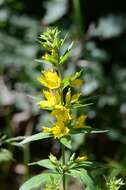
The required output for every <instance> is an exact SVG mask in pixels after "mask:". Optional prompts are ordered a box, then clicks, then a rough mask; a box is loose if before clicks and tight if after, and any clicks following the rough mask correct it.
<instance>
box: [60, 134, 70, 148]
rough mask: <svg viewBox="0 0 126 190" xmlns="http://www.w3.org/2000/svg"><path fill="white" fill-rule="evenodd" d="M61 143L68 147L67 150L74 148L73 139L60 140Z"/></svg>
mask: <svg viewBox="0 0 126 190" xmlns="http://www.w3.org/2000/svg"><path fill="white" fill-rule="evenodd" d="M60 142H61V143H62V144H63V145H64V146H66V147H67V148H69V149H71V148H72V145H71V137H70V136H67V137H62V138H61V139H60Z"/></svg>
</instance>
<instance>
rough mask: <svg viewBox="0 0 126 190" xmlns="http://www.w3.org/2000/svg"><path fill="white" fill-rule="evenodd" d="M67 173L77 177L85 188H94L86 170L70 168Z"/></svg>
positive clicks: (93, 189) (89, 189)
mask: <svg viewBox="0 0 126 190" xmlns="http://www.w3.org/2000/svg"><path fill="white" fill-rule="evenodd" d="M69 175H71V176H72V177H75V178H78V179H79V180H80V181H81V183H82V184H83V185H84V186H85V185H86V189H87V190H95V186H94V182H93V180H92V179H91V177H90V176H89V175H88V173H87V171H86V170H84V169H83V170H70V173H69Z"/></svg>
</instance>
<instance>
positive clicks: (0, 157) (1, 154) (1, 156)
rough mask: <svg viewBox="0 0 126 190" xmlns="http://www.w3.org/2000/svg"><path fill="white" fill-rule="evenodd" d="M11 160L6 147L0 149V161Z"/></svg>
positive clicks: (10, 154)
mask: <svg viewBox="0 0 126 190" xmlns="http://www.w3.org/2000/svg"><path fill="white" fill-rule="evenodd" d="M10 160H13V157H12V153H11V152H10V151H9V150H7V149H3V148H2V149H1V150H0V162H8V161H10Z"/></svg>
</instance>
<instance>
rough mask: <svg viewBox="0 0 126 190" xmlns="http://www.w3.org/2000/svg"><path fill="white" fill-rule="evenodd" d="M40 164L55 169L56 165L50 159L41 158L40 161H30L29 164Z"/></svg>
mask: <svg viewBox="0 0 126 190" xmlns="http://www.w3.org/2000/svg"><path fill="white" fill-rule="evenodd" d="M32 165H39V166H42V167H45V168H48V169H55V165H54V164H52V162H51V161H50V160H49V159H44V160H40V161H38V162H33V163H30V164H29V166H32Z"/></svg>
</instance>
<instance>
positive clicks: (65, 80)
mask: <svg viewBox="0 0 126 190" xmlns="http://www.w3.org/2000/svg"><path fill="white" fill-rule="evenodd" d="M69 84H70V78H69V77H65V78H64V79H63V80H62V84H61V85H62V90H64V89H65V88H66V87H67V86H69Z"/></svg>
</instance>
